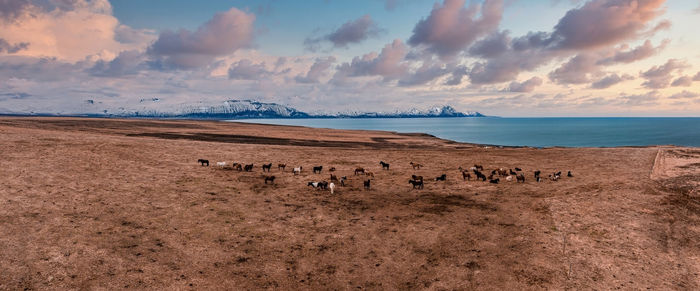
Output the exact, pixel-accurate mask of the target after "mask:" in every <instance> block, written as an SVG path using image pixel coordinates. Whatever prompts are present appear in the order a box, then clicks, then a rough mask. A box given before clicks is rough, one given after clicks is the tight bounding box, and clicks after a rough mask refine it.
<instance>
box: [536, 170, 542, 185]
mask: <svg viewBox="0 0 700 291" xmlns="http://www.w3.org/2000/svg"><path fill="white" fill-rule="evenodd" d="M540 174H542V171H540V170H537V171H535V180H537V182H539V177H540Z"/></svg>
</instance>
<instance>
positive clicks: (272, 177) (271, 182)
mask: <svg viewBox="0 0 700 291" xmlns="http://www.w3.org/2000/svg"><path fill="white" fill-rule="evenodd" d="M267 181H270V184H274V183H275V176H265V184H267Z"/></svg>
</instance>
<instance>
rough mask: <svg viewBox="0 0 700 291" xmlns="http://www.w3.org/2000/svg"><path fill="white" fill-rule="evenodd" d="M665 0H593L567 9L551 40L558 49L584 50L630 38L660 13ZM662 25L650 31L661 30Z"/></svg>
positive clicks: (642, 31) (637, 34)
mask: <svg viewBox="0 0 700 291" xmlns="http://www.w3.org/2000/svg"><path fill="white" fill-rule="evenodd" d="M665 2H666V1H665V0H636V1H630V0H593V1H589V2H587V3H586V4H584V5H583V6H582V7H581V8H578V9H573V10H570V11H569V12H567V13H566V15H565V16H564V17H563V18H562V19H560V20H559V23H557V25H556V26H555V27H554V33H553V35H552V37H553V38H554V39H555V40H556V42H557V47H559V48H562V49H587V48H595V47H601V46H606V45H611V44H615V43H618V42H620V41H624V40H628V39H634V38H637V37H639V36H640V35H642V34H643V33H645V32H647V31H646V30H647V28H648V23H649V22H650V21H651V20H653V19H654V18H656V17H657V16H659V15H661V14H662V13H663V12H664V11H663V9H662V4H664V3H665ZM667 27H668V23H667V22H664V23H662V24H660V25H658V26H657V27H655V28H654V29H653V30H658V29H664V28H667Z"/></svg>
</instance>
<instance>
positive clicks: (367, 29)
mask: <svg viewBox="0 0 700 291" xmlns="http://www.w3.org/2000/svg"><path fill="white" fill-rule="evenodd" d="M381 32H382V29H380V28H379V26H377V23H375V22H374V20H372V17H370V16H369V15H364V16H362V17H360V18H358V19H355V20H351V21H348V22H346V23H344V24H343V25H341V26H340V27H339V28H338V29H336V30H335V31H333V32H331V33H329V34H327V35H324V36H321V37H318V38H307V39H305V40H304V45H305V47H306V49H307V50H310V51H317V50H318V48H319V46H320V44H319V43H320V42H323V41H329V42H331V43H332V44H333V47H336V48H340V47H345V48H346V47H348V45H349V44H353V43H360V42H362V41H364V40H367V39H368V38H370V37H376V36H378V35H379V34H380V33H381Z"/></svg>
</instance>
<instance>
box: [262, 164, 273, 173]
mask: <svg viewBox="0 0 700 291" xmlns="http://www.w3.org/2000/svg"><path fill="white" fill-rule="evenodd" d="M265 169H267V171H268V172H269V171H270V169H272V163H269V164H267V165H262V170H263V172H265Z"/></svg>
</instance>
